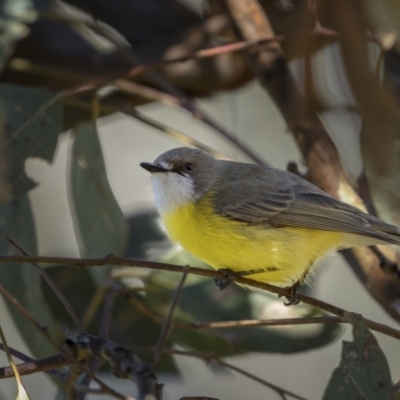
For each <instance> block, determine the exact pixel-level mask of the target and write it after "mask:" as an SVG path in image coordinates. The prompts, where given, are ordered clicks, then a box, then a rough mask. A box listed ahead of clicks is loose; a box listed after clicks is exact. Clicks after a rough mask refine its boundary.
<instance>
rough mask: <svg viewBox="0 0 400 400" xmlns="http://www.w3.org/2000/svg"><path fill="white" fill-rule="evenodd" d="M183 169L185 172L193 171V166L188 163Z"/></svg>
mask: <svg viewBox="0 0 400 400" xmlns="http://www.w3.org/2000/svg"><path fill="white" fill-rule="evenodd" d="M185 169H186V171H192V170H193V165H192V164H190V163H186V164H185Z"/></svg>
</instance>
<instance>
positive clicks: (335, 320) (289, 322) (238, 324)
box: [128, 296, 347, 329]
mask: <svg viewBox="0 0 400 400" xmlns="http://www.w3.org/2000/svg"><path fill="white" fill-rule="evenodd" d="M128 301H129V302H130V303H131V304H132V305H133V306H134V307H135V308H136V309H137V310H138V311H139V312H141V313H142V314H143V315H145V316H146V317H148V318H149V319H150V320H151V321H153V322H155V323H157V324H160V325H161V324H163V323H164V319H163V318H161V317H159V316H158V315H156V314H154V313H153V312H152V311H151V310H149V309H148V307H147V306H146V305H144V304H143V303H142V302H141V301H139V300H138V299H136V298H135V297H134V296H129V297H128ZM339 323H347V320H346V319H345V318H342V317H304V318H278V319H242V320H236V321H215V322H202V321H195V322H179V321H174V322H172V328H174V329H176V328H177V329H233V328H249V327H257V326H294V325H311V324H339Z"/></svg>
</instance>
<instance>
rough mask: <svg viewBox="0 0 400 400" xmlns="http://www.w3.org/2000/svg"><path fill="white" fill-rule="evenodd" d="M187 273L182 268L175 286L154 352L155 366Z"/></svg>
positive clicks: (185, 268) (169, 328) (168, 331)
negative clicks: (179, 278)
mask: <svg viewBox="0 0 400 400" xmlns="http://www.w3.org/2000/svg"><path fill="white" fill-rule="evenodd" d="M188 272H189V268H188V267H184V269H183V274H182V278H181V280H180V282H179V284H178V286H177V288H176V290H175V294H174V298H173V299H172V303H171V306H170V309H169V312H168V315H167V318H166V319H165V321H164V325H163V328H162V330H161V333H160V337H159V338H158V343H157V346H156V351H155V352H154V360H153V365H156V364H157V363H158V361H159V359H160V353H161V351H162V349H163V347H164V345H165V342H166V341H167V339H168V336H169V333H170V331H171V323H172V315H173V313H174V310H175V307H176V305H177V303H178V299H179V296H180V295H181V292H182V288H183V285H184V283H185V281H186V277H187V274H188Z"/></svg>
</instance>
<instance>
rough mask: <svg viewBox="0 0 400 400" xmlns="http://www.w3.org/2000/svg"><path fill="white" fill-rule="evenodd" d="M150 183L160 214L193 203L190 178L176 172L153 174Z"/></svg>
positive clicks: (193, 195)
mask: <svg viewBox="0 0 400 400" xmlns="http://www.w3.org/2000/svg"><path fill="white" fill-rule="evenodd" d="M151 181H152V183H153V191H154V197H155V200H156V205H157V209H158V212H159V213H160V214H163V213H166V212H170V211H174V210H176V209H177V208H179V207H182V206H185V205H187V204H188V203H193V202H194V201H195V193H194V187H193V182H192V179H191V178H190V177H187V176H182V175H179V174H177V173H176V172H167V173H153V174H152V176H151Z"/></svg>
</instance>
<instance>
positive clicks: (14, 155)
mask: <svg viewBox="0 0 400 400" xmlns="http://www.w3.org/2000/svg"><path fill="white" fill-rule="evenodd" d="M53 97H54V95H53V93H52V92H50V91H49V90H45V89H41V88H32V87H29V88H28V87H23V86H18V85H11V84H1V85H0V121H1V124H0V158H1V159H2V164H1V165H2V167H1V174H0V204H1V203H4V202H6V201H9V200H11V199H13V198H16V197H18V196H20V195H22V194H24V193H26V192H27V191H28V190H30V189H32V188H33V187H35V185H36V184H35V182H33V181H32V180H31V179H30V178H28V177H27V176H26V174H25V162H26V160H27V159H28V158H29V157H40V158H42V159H44V160H47V161H48V162H51V161H52V159H53V155H54V151H55V149H56V145H57V141H58V135H59V133H60V132H61V127H62V108H61V107H62V106H61V104H59V103H57V104H53V105H52V106H50V107H48V108H47V109H46V110H45V111H43V112H40V113H38V110H39V109H40V107H42V106H43V105H44V104H45V103H47V102H48V101H50V100H51V99H52V98H53Z"/></svg>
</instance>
